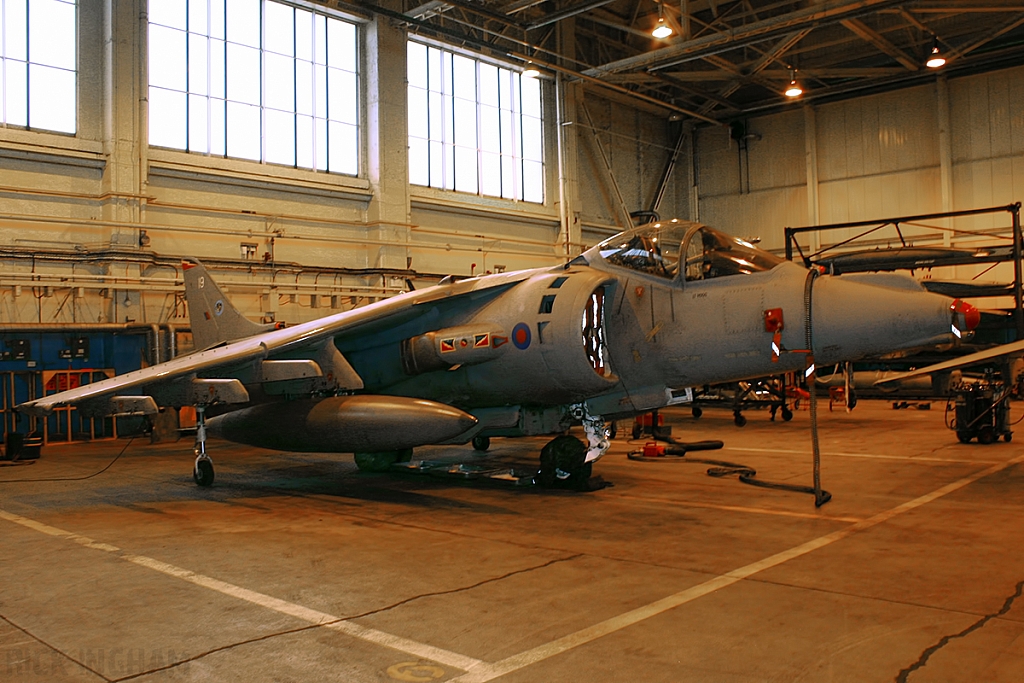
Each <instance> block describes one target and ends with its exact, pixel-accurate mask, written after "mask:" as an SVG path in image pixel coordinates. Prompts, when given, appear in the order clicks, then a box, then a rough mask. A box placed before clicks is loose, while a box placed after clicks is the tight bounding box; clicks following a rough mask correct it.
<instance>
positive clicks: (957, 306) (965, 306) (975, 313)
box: [949, 299, 981, 330]
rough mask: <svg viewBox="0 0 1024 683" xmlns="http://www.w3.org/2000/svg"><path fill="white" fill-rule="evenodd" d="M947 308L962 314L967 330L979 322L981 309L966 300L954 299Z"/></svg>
mask: <svg viewBox="0 0 1024 683" xmlns="http://www.w3.org/2000/svg"><path fill="white" fill-rule="evenodd" d="M949 308H950V309H951V310H952V311H953V312H954V313H959V314H961V315H962V316H963V322H964V327H965V328H966V329H968V330H973V329H974V328H976V327H977V326H978V323H980V322H981V311H979V310H978V309H977V308H975V307H974V306H972V305H970V304H969V303H967V302H966V301H961V300H960V299H954V300H953V303H952V304H950V305H949Z"/></svg>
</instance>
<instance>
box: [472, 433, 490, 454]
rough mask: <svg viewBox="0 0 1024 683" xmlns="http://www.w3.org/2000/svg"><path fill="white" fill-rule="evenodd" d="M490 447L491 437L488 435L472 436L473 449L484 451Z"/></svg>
mask: <svg viewBox="0 0 1024 683" xmlns="http://www.w3.org/2000/svg"><path fill="white" fill-rule="evenodd" d="M490 447H491V437H489V436H474V437H473V450H477V451H486V450H487V449H488V448H490Z"/></svg>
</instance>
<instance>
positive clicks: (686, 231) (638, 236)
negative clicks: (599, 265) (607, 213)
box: [597, 221, 783, 281]
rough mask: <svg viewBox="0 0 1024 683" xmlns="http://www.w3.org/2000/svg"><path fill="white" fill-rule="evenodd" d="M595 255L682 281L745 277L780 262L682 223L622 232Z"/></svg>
mask: <svg viewBox="0 0 1024 683" xmlns="http://www.w3.org/2000/svg"><path fill="white" fill-rule="evenodd" d="M597 252H598V253H599V254H600V256H601V258H603V259H604V260H605V261H607V262H608V263H612V264H614V265H617V266H622V267H623V268H629V269H631V270H636V271H640V272H642V273H650V274H651V275H657V276H660V277H664V278H667V279H670V280H675V279H679V278H680V277H682V278H683V279H685V280H687V281H689V280H708V279H710V278H715V277H725V276H727V275H750V274H751V273H758V272H763V271H766V270H771V269H772V268H774V267H775V266H777V265H779V264H780V263H782V261H783V259H781V258H779V257H778V256H775V255H774V254H769V253H768V252H766V251H763V250H761V249H758V248H757V247H755V246H754V245H752V244H750V243H749V242H745V241H743V240H741V239H739V238H736V237H731V236H729V235H726V234H725V233H721V232H719V231H717V230H714V229H712V228H709V227H707V226H706V225H701V224H700V223H691V222H688V221H663V222H660V223H649V224H647V225H643V226H640V227H638V228H634V229H633V230H628V231H626V232H623V233H620V234H618V235H616V236H615V237H612V238H610V239H607V240H605V241H604V242H602V243H601V244H599V245H598V246H597ZM680 268H682V273H680Z"/></svg>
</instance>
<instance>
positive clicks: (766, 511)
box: [612, 494, 864, 523]
mask: <svg viewBox="0 0 1024 683" xmlns="http://www.w3.org/2000/svg"><path fill="white" fill-rule="evenodd" d="M612 495H614V496H615V497H617V498H626V499H628V500H636V501H640V502H644V503H654V504H657V505H667V506H669V507H676V506H678V507H688V508H707V509H709V510H726V511H727V512H750V513H753V514H757V515H778V516H779V517H798V518H800V519H824V520H828V521H830V522H850V523H853V522H862V521H864V520H863V519H862V518H861V517H832V516H829V515H821V514H817V513H814V512H793V511H790V510H772V509H770V508H754V507H747V506H744V505H719V504H717V503H695V502H692V501H687V500H672V499H670V498H656V497H652V496H630V495H621V494H612Z"/></svg>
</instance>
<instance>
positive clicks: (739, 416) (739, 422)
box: [732, 412, 747, 427]
mask: <svg viewBox="0 0 1024 683" xmlns="http://www.w3.org/2000/svg"><path fill="white" fill-rule="evenodd" d="M732 421H733V422H734V423H735V424H736V426H737V427H742V426H743V425H745V424H747V418H746V417H744V416H743V413H740V412H735V413H733V414H732Z"/></svg>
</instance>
